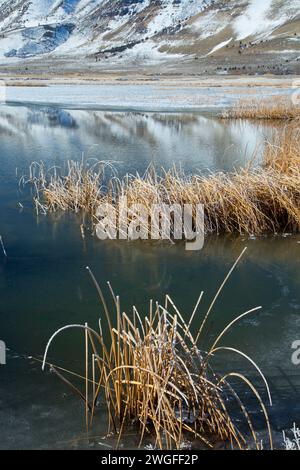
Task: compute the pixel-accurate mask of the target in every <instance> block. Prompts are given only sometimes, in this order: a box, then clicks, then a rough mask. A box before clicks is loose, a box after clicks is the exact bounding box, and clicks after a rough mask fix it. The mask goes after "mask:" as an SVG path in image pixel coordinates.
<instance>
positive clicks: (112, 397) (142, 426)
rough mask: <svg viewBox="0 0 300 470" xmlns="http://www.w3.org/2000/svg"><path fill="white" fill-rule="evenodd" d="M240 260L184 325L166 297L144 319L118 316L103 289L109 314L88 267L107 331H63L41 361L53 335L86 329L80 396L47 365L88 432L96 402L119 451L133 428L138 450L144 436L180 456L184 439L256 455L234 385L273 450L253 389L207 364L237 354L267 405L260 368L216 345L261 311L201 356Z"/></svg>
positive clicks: (102, 326) (114, 297)
mask: <svg viewBox="0 0 300 470" xmlns="http://www.w3.org/2000/svg"><path fill="white" fill-rule="evenodd" d="M242 255H243V253H242V254H241V255H240V256H239V258H238V260H237V261H236V262H235V264H234V266H233V267H232V268H231V270H230V271H229V273H228V275H227V276H226V278H225V280H224V281H223V283H222V285H221V286H220V288H219V289H218V291H217V293H216V295H215V297H214V299H213V301H212V303H211V305H210V307H209V309H208V310H207V311H206V312H200V310H201V305H202V304H201V301H202V298H203V292H202V293H201V294H200V296H199V298H198V300H197V302H196V305H195V308H194V310H193V312H192V313H191V314H190V316H189V318H186V316H185V317H184V316H183V315H182V314H181V313H180V312H179V310H178V308H177V307H176V305H175V303H174V302H173V300H172V299H171V298H170V296H169V295H166V297H165V302H164V304H163V305H161V304H160V303H159V302H153V301H152V300H150V303H149V310H148V312H141V313H139V312H138V310H137V308H136V307H134V306H133V308H132V313H131V314H127V313H125V312H123V311H122V307H121V302H120V298H119V296H118V295H116V294H115V292H114V291H113V290H112V288H111V286H110V284H109V283H108V286H109V290H110V293H111V296H112V303H113V306H114V307H113V309H114V312H112V311H111V309H110V308H109V306H108V305H109V304H108V302H107V300H106V299H105V296H104V294H103V292H102V290H101V288H100V286H99V285H98V283H97V281H96V279H95V278H94V275H93V273H92V272H91V271H90V269H89V268H88V270H89V273H90V275H91V278H92V280H93V282H94V284H95V287H96V289H97V291H98V294H99V298H100V301H101V304H102V309H103V312H104V319H106V324H104V322H103V318H101V319H100V320H99V328H98V329H97V330H94V329H92V328H91V327H90V326H88V325H87V324H85V325H69V326H65V327H63V328H61V329H60V330H58V331H56V332H55V333H54V334H53V336H52V337H51V339H50V340H49V342H48V344H47V347H46V351H45V355H44V361H43V368H44V367H45V365H46V363H47V362H46V361H47V356H48V353H49V348H50V346H51V345H52V343H53V340H54V339H55V338H56V337H57V335H59V334H61V333H62V332H64V331H66V330H67V329H74V328H77V329H78V328H81V329H82V330H84V334H85V370H86V372H85V377H82V379H83V381H84V384H85V385H84V389H85V391H84V392H81V391H80V390H79V389H77V388H76V387H75V386H74V385H73V384H72V383H71V382H70V381H69V380H68V379H67V378H66V374H67V373H71V374H73V373H72V372H71V371H66V370H65V369H62V370H61V371H60V368H59V367H57V366H54V365H52V364H49V365H50V368H51V370H52V371H53V372H55V373H56V374H57V375H58V376H59V377H60V379H62V380H63V382H64V383H66V384H68V385H69V386H70V387H71V388H72V390H73V391H75V392H76V393H77V394H78V395H79V396H80V397H81V399H83V401H84V403H85V408H86V423H87V427H88V428H89V426H90V424H91V423H92V421H93V419H95V418H94V413H95V408H96V403H97V401H98V399H99V397H102V398H103V399H104V401H105V403H106V405H107V409H108V415H109V432H111V431H113V432H115V433H116V436H117V447H118V445H119V443H120V441H121V439H122V437H123V434H124V433H125V431H126V427H127V426H128V425H129V424H130V425H132V424H134V423H135V424H136V426H137V429H139V440H140V444H139V445H140V446H141V445H142V444H143V442H144V439H145V437H146V436H147V437H149V436H152V437H153V440H154V442H155V448H159V449H172V448H176V449H180V448H181V446H182V444H183V442H184V441H185V440H186V438H190V439H196V440H199V441H200V442H202V443H203V444H204V445H205V446H207V447H208V448H211V447H213V443H214V442H215V441H216V440H218V441H220V440H221V441H226V442H228V443H229V444H231V446H232V448H237V449H245V448H249V447H253V444H254V447H255V448H256V449H261V448H262V443H261V442H260V440H259V438H258V435H257V432H256V431H255V425H254V423H253V421H254V420H253V416H252V415H251V414H250V413H249V412H248V411H247V407H246V406H245V405H244V404H243V402H242V399H241V397H240V391H238V392H237V389H236V385H237V384H238V383H239V384H242V386H243V387H245V388H246V389H247V390H249V391H250V393H251V394H252V395H253V396H254V398H255V399H256V400H257V403H258V406H259V408H260V409H261V412H262V416H264V419H265V423H266V428H267V431H268V434H267V435H268V442H265V443H264V445H265V446H268V447H269V448H271V449H272V447H273V443H272V433H271V427H270V423H269V418H268V413H267V408H266V405H265V404H264V400H263V399H262V397H261V395H260V393H259V392H258V390H257V388H256V387H255V386H254V384H253V383H252V382H251V381H250V380H249V379H248V378H247V377H246V376H245V375H243V374H241V373H239V372H236V371H232V372H228V373H226V374H224V375H217V374H216V373H214V372H213V370H212V364H211V363H212V360H213V358H214V357H215V356H218V355H219V354H220V353H222V352H224V351H227V352H228V351H229V352H230V353H232V354H234V355H236V354H237V355H239V356H240V357H242V358H243V359H244V360H245V361H247V362H248V363H250V365H251V367H254V370H255V371H256V372H257V373H258V374H259V376H260V378H261V379H262V381H263V384H264V387H265V389H266V396H267V397H268V400H269V402H270V405H271V404H272V401H271V395H270V390H269V387H268V383H267V381H266V379H265V377H264V375H263V373H262V372H261V370H260V369H259V367H258V366H257V365H256V364H255V363H254V362H253V361H252V359H251V358H250V357H248V356H247V355H246V354H244V353H243V352H241V351H239V350H237V349H234V348H230V347H225V346H223V345H222V343H223V340H224V337H225V336H226V333H227V332H228V330H230V329H231V328H233V327H234V325H235V324H236V323H237V322H238V321H240V320H242V319H243V318H245V317H247V316H248V315H250V314H254V313H255V312H257V311H258V310H259V309H260V308H261V307H258V308H254V309H251V310H248V311H247V312H245V313H243V314H242V315H240V316H238V317H237V318H235V319H234V320H233V321H231V322H230V323H229V324H228V325H227V326H226V328H224V330H223V331H221V332H219V333H218V334H217V335H216V337H215V338H214V339H213V341H212V344H211V345H210V347H209V349H208V351H207V352H204V351H202V349H201V344H202V343H203V338H205V332H206V327H207V323H208V320H209V319H210V317H211V315H213V307H214V305H215V303H216V301H217V300H218V297H219V295H220V293H221V292H222V289H223V287H224V285H225V284H226V282H227V280H228V279H229V277H230V275H231V273H232V272H233V270H234V268H235V266H236V265H237V263H238V261H239V260H240V258H241V257H242ZM199 318H200V320H199ZM108 331H109V333H108ZM47 364H48V363H47ZM62 371H64V374H63V373H62ZM73 375H74V374H73ZM234 404H235V408H236V412H237V410H239V413H240V415H241V417H242V418H241V419H242V421H244V426H245V427H244V428H243V431H241V429H239V427H238V426H237V422H235V420H234V419H233V418H232V416H231V411H230V409H232V406H234ZM239 426H241V423H240V422H239ZM247 428H248V431H246V429H247ZM252 440H253V443H252Z"/></svg>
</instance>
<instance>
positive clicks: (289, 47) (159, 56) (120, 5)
mask: <svg viewBox="0 0 300 470" xmlns="http://www.w3.org/2000/svg"><path fill="white" fill-rule="evenodd" d="M299 56H300V0H240V1H238V0H230V1H226V2H225V1H221V0H32V1H29V0H0V64H1V65H2V66H15V67H16V66H19V67H20V66H21V67H22V66H23V65H24V64H32V65H33V66H36V65H37V64H40V65H42V64H48V65H49V64H52V65H54V66H55V65H57V64H60V66H61V64H62V63H63V62H64V61H65V62H66V63H68V64H69V66H70V64H73V66H74V68H76V64H77V67H79V68H84V67H92V68H99V69H101V68H118V67H139V66H141V65H142V66H156V67H157V66H158V65H159V64H160V63H162V62H164V63H166V64H167V65H168V67H172V66H173V67H179V68H180V67H183V68H185V67H189V68H190V69H191V70H199V71H201V72H203V73H204V72H207V73H208V72H217V73H228V71H231V72H236V73H239V72H242V71H247V73H265V72H272V73H278V74H281V73H298V68H299ZM195 61H197V63H196V62H195Z"/></svg>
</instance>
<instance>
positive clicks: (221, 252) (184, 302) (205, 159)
mask: <svg viewBox="0 0 300 470" xmlns="http://www.w3.org/2000/svg"><path fill="white" fill-rule="evenodd" d="M271 133H272V128H271V127H270V126H269V125H268V126H262V125H259V126H257V125H255V124H252V123H243V124H242V123H240V122H221V121H219V120H216V119H214V118H212V117H208V116H201V115H199V114H164V113H160V114H159V113H152V114H151V113H132V112H122V113H120V112H107V111H94V110H66V109H60V108H55V107H38V106H31V107H25V106H1V107H0V235H2V237H3V240H4V243H5V247H6V251H7V254H8V258H7V259H5V258H4V257H3V256H2V253H1V254H0V339H2V340H4V341H5V342H6V344H7V347H8V348H9V351H8V357H7V365H6V366H0V437H1V439H0V448H69V447H71V448H85V447H93V448H105V447H103V446H109V445H114V440H113V438H108V439H105V440H104V439H102V438H103V437H104V436H105V434H106V430H107V427H106V416H105V412H104V407H103V404H101V403H100V408H99V410H98V412H97V417H96V419H95V424H94V427H93V429H92V432H91V436H89V439H88V438H87V436H86V433H85V424H84V409H83V406H82V404H81V403H80V402H79V401H78V399H77V398H76V397H74V396H72V395H71V394H70V392H69V390H68V389H66V388H65V387H64V385H63V384H61V383H60V382H59V381H58V379H57V378H56V377H54V376H52V375H51V374H49V373H48V372H47V373H42V372H41V369H40V364H39V363H37V362H35V361H34V360H33V359H32V357H38V358H39V357H40V356H41V354H43V351H44V347H45V344H46V342H47V340H48V338H49V336H50V335H51V334H52V333H53V331H54V330H56V329H57V328H59V327H61V326H63V325H65V324H68V323H84V322H88V323H89V324H90V325H91V326H94V327H96V326H97V321H98V317H99V316H101V315H102V311H101V308H100V306H99V304H98V300H97V295H96V292H95V289H94V287H93V286H92V284H91V282H90V279H89V277H88V275H87V272H86V269H85V267H86V266H90V267H91V268H92V270H93V271H94V273H95V276H96V277H97V279H98V280H99V282H100V283H101V284H102V285H104V288H105V285H106V281H108V280H109V281H110V282H111V283H112V284H113V286H114V288H115V290H116V292H117V293H118V294H119V295H120V297H121V300H122V308H123V310H127V309H129V308H130V306H132V305H136V306H137V307H138V309H139V310H140V312H145V311H146V308H147V305H148V300H149V299H150V298H154V299H158V300H162V298H163V295H164V294H165V293H169V294H170V295H171V296H172V297H173V299H174V301H175V302H176V303H177V305H178V307H179V308H180V309H181V311H182V313H183V314H184V315H185V316H186V317H188V315H189V314H190V312H191V311H192V310H193V306H194V304H195V303H196V300H197V298H198V296H199V293H200V291H202V290H204V291H205V298H204V301H203V304H202V306H201V308H200V310H199V316H198V317H197V318H196V319H195V328H196V327H197V322H198V323H199V322H200V319H201V315H203V314H204V313H205V311H206V309H207V306H208V304H209V301H210V300H211V299H212V297H213V295H214V293H215V292H216V290H217V288H218V286H219V284H220V283H221V281H222V280H223V279H224V277H225V275H226V273H227V271H228V270H229V268H230V266H231V265H232V263H233V262H234V260H235V259H236V258H237V256H238V255H239V253H240V252H241V250H242V249H243V248H244V247H245V246H248V252H247V254H246V256H245V258H244V260H243V262H242V263H241V264H240V265H239V267H238V268H237V270H236V272H235V273H234V274H233V276H232V278H231V279H230V281H229V283H228V285H227V287H226V289H225V290H224V291H223V293H222V296H221V297H220V299H219V301H218V302H217V304H216V306H215V309H214V313H213V316H212V322H211V324H210V325H209V328H208V331H207V334H206V343H207V345H209V344H211V341H212V339H213V337H214V335H215V334H216V333H218V332H220V331H221V329H222V328H223V327H224V326H225V324H227V323H228V322H229V321H230V320H232V319H233V318H234V317H236V316H237V315H239V314H240V313H243V312H244V311H246V310H248V309H250V308H252V307H256V306H258V305H262V306H263V309H262V311H261V312H260V313H258V314H255V315H253V316H251V317H249V318H245V319H244V320H243V321H241V322H240V323H239V324H238V325H236V326H235V327H234V329H233V330H232V331H231V332H230V333H228V334H227V335H226V338H225V339H224V343H223V344H224V345H226V346H231V347H235V348H238V349H239V348H240V349H242V350H243V351H244V352H246V353H247V354H249V355H250V356H251V357H252V358H253V359H254V360H255V361H257V362H258V364H259V366H260V367H261V368H262V370H263V371H264V372H265V374H266V376H267V378H268V379H269V381H270V386H271V390H272V394H273V400H274V405H273V408H272V409H270V410H269V412H270V416H271V421H272V428H273V430H274V435H275V442H276V445H277V447H280V445H281V442H282V438H281V430H282V429H289V428H290V427H292V424H293V422H294V421H296V422H298V424H299V423H300V399H299V398H300V397H299V395H300V367H299V366H298V367H297V366H294V365H293V364H292V362H291V355H292V349H291V345H292V343H293V341H295V340H297V339H300V289H299V287H300V237H299V236H297V237H294V236H285V237H279V236H278V237H270V238H262V239H249V238H234V239H232V238H228V237H210V238H209V239H208V240H206V244H205V247H204V249H203V250H202V251H201V252H193V253H190V252H186V251H185V250H184V245H181V244H179V245H174V246H169V245H161V244H159V243H158V244H153V243H152V244H151V243H145V242H143V243H127V242H100V241H99V240H97V239H94V238H93V237H87V238H86V240H85V241H83V240H82V239H81V235H80V231H79V228H78V221H76V219H75V217H73V216H71V215H63V216H62V215H61V216H55V217H45V216H40V217H39V218H36V216H35V214H34V212H33V209H32V205H31V197H30V194H29V191H26V190H24V191H20V190H19V188H18V179H19V177H20V175H22V174H23V173H24V172H27V171H28V165H29V164H30V162H31V161H33V160H38V161H39V160H43V161H45V162H46V164H47V165H49V166H50V165H52V164H53V163H56V164H60V165H62V166H63V164H64V161H66V160H67V159H68V158H73V159H81V158H82V154H84V156H85V157H86V158H98V159H103V160H110V161H114V162H115V164H116V168H117V170H118V173H119V174H120V175H121V174H124V173H126V172H135V171H139V172H143V171H145V169H146V168H147V166H148V165H149V163H150V162H154V163H155V164H156V165H157V166H164V167H167V168H168V167H171V166H172V164H173V162H175V163H176V164H177V165H181V166H182V167H183V168H184V169H185V170H186V171H187V172H192V171H196V170H200V171H210V170H213V171H216V170H225V171H230V170H232V169H233V168H238V167H240V166H243V165H245V164H246V163H247V162H248V161H249V160H250V159H251V158H252V156H253V152H254V151H256V153H257V155H258V157H257V158H258V160H259V155H260V154H261V151H262V148H263V142H264V141H265V139H267V138H269V137H270V135H271ZM257 142H259V143H260V145H259V146H258V147H257ZM16 169H17V171H16ZM19 202H20V203H21V204H22V206H23V208H21V207H20V206H19V205H18V203H19ZM82 336H83V335H82V333H80V332H67V333H65V335H64V336H63V337H62V338H60V339H58V340H57V342H56V343H55V345H54V346H53V347H52V349H51V350H50V358H51V361H52V362H53V363H55V364H60V365H65V366H67V367H69V368H70V369H72V370H74V371H78V372H81V371H82V358H83V352H84V344H83V338H82ZM216 368H217V370H222V371H226V370H230V369H231V370H232V369H235V370H239V371H242V372H245V373H246V374H248V376H250V377H253V375H254V374H253V372H252V371H251V370H250V369H249V366H248V365H247V363H245V362H244V361H243V360H242V359H241V358H239V357H234V356H230V355H225V354H224V355H223V356H222V357H220V358H219V359H218V360H216ZM261 389H262V394H263V396H264V397H265V398H266V395H265V394H264V392H263V388H262V387H261ZM245 401H246V402H247V403H248V405H249V406H250V408H251V409H253V411H256V415H257V423H256V424H257V427H258V429H260V428H261V437H262V438H263V437H264V431H263V425H262V420H261V417H260V414H259V413H257V406H256V403H255V402H254V401H253V400H252V399H251V397H250V396H249V395H246V396H245ZM136 444H137V438H136V435H135V433H134V430H130V431H128V435H127V436H126V439H125V440H124V441H123V445H124V446H125V447H134V446H136Z"/></svg>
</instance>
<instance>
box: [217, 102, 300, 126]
mask: <svg viewBox="0 0 300 470" xmlns="http://www.w3.org/2000/svg"><path fill="white" fill-rule="evenodd" d="M222 118H223V119H264V120H281V121H282V120H284V121H291V120H299V119H300V107H299V106H297V105H295V104H293V102H292V99H291V98H289V97H283V96H272V97H271V98H264V99H242V100H240V101H239V102H238V103H237V104H236V105H235V106H234V107H233V108H232V109H230V110H228V111H225V112H224V113H223V114H222Z"/></svg>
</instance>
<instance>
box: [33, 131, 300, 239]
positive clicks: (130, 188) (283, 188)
mask: <svg viewBox="0 0 300 470" xmlns="http://www.w3.org/2000/svg"><path fill="white" fill-rule="evenodd" d="M111 171H113V169H112V167H110V172H111ZM29 181H30V183H31V184H32V185H33V186H34V187H35V190H36V191H35V206H36V210H37V212H43V213H47V212H49V211H50V212H55V211H74V212H75V213H80V212H83V213H87V214H89V215H90V216H91V217H92V220H93V222H94V223H95V224H96V223H97V218H96V211H97V207H98V205H99V204H100V203H111V204H113V205H114V206H115V207H116V208H118V207H119V208H120V206H119V204H118V203H119V202H120V201H121V199H122V196H126V198H127V204H128V206H129V207H130V206H131V205H133V204H144V205H145V206H146V207H147V208H148V209H149V212H150V210H151V206H152V205H153V204H179V205H181V206H182V205H183V204H193V205H195V204H203V205H204V212H205V232H206V234H209V233H217V234H221V233H230V234H231V233H239V234H250V235H261V234H266V233H272V234H274V233H283V232H287V231H289V232H299V229H300V139H299V128H298V126H297V124H295V123H294V124H289V125H287V126H286V127H285V129H284V130H282V131H280V132H277V133H276V134H275V136H274V138H273V140H272V141H271V142H269V143H266V147H265V154H264V161H263V163H262V165H260V166H254V165H251V164H250V165H248V167H247V168H244V169H240V170H236V171H233V172H231V173H224V172H218V173H213V174H208V175H207V174H195V175H186V174H184V172H182V171H178V170H177V169H176V168H173V169H171V170H169V171H165V170H162V171H161V172H160V173H159V174H158V173H157V172H156V171H155V169H154V168H153V167H151V168H149V169H148V171H147V172H146V173H145V174H144V175H142V176H141V175H138V174H136V175H126V176H125V177H124V178H122V179H119V178H117V177H116V176H115V175H114V174H113V175H110V176H108V173H107V164H105V163H103V162H102V163H101V162H98V163H96V164H93V165H89V164H88V163H87V162H85V163H83V162H80V163H77V162H74V161H69V162H68V170H67V173H66V174H63V175H62V174H60V172H59V171H58V169H56V168H55V169H52V170H50V171H47V170H46V169H45V167H44V165H43V164H38V163H34V164H32V166H31V168H30V177H29ZM128 223H129V221H128ZM149 233H150V231H149Z"/></svg>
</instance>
